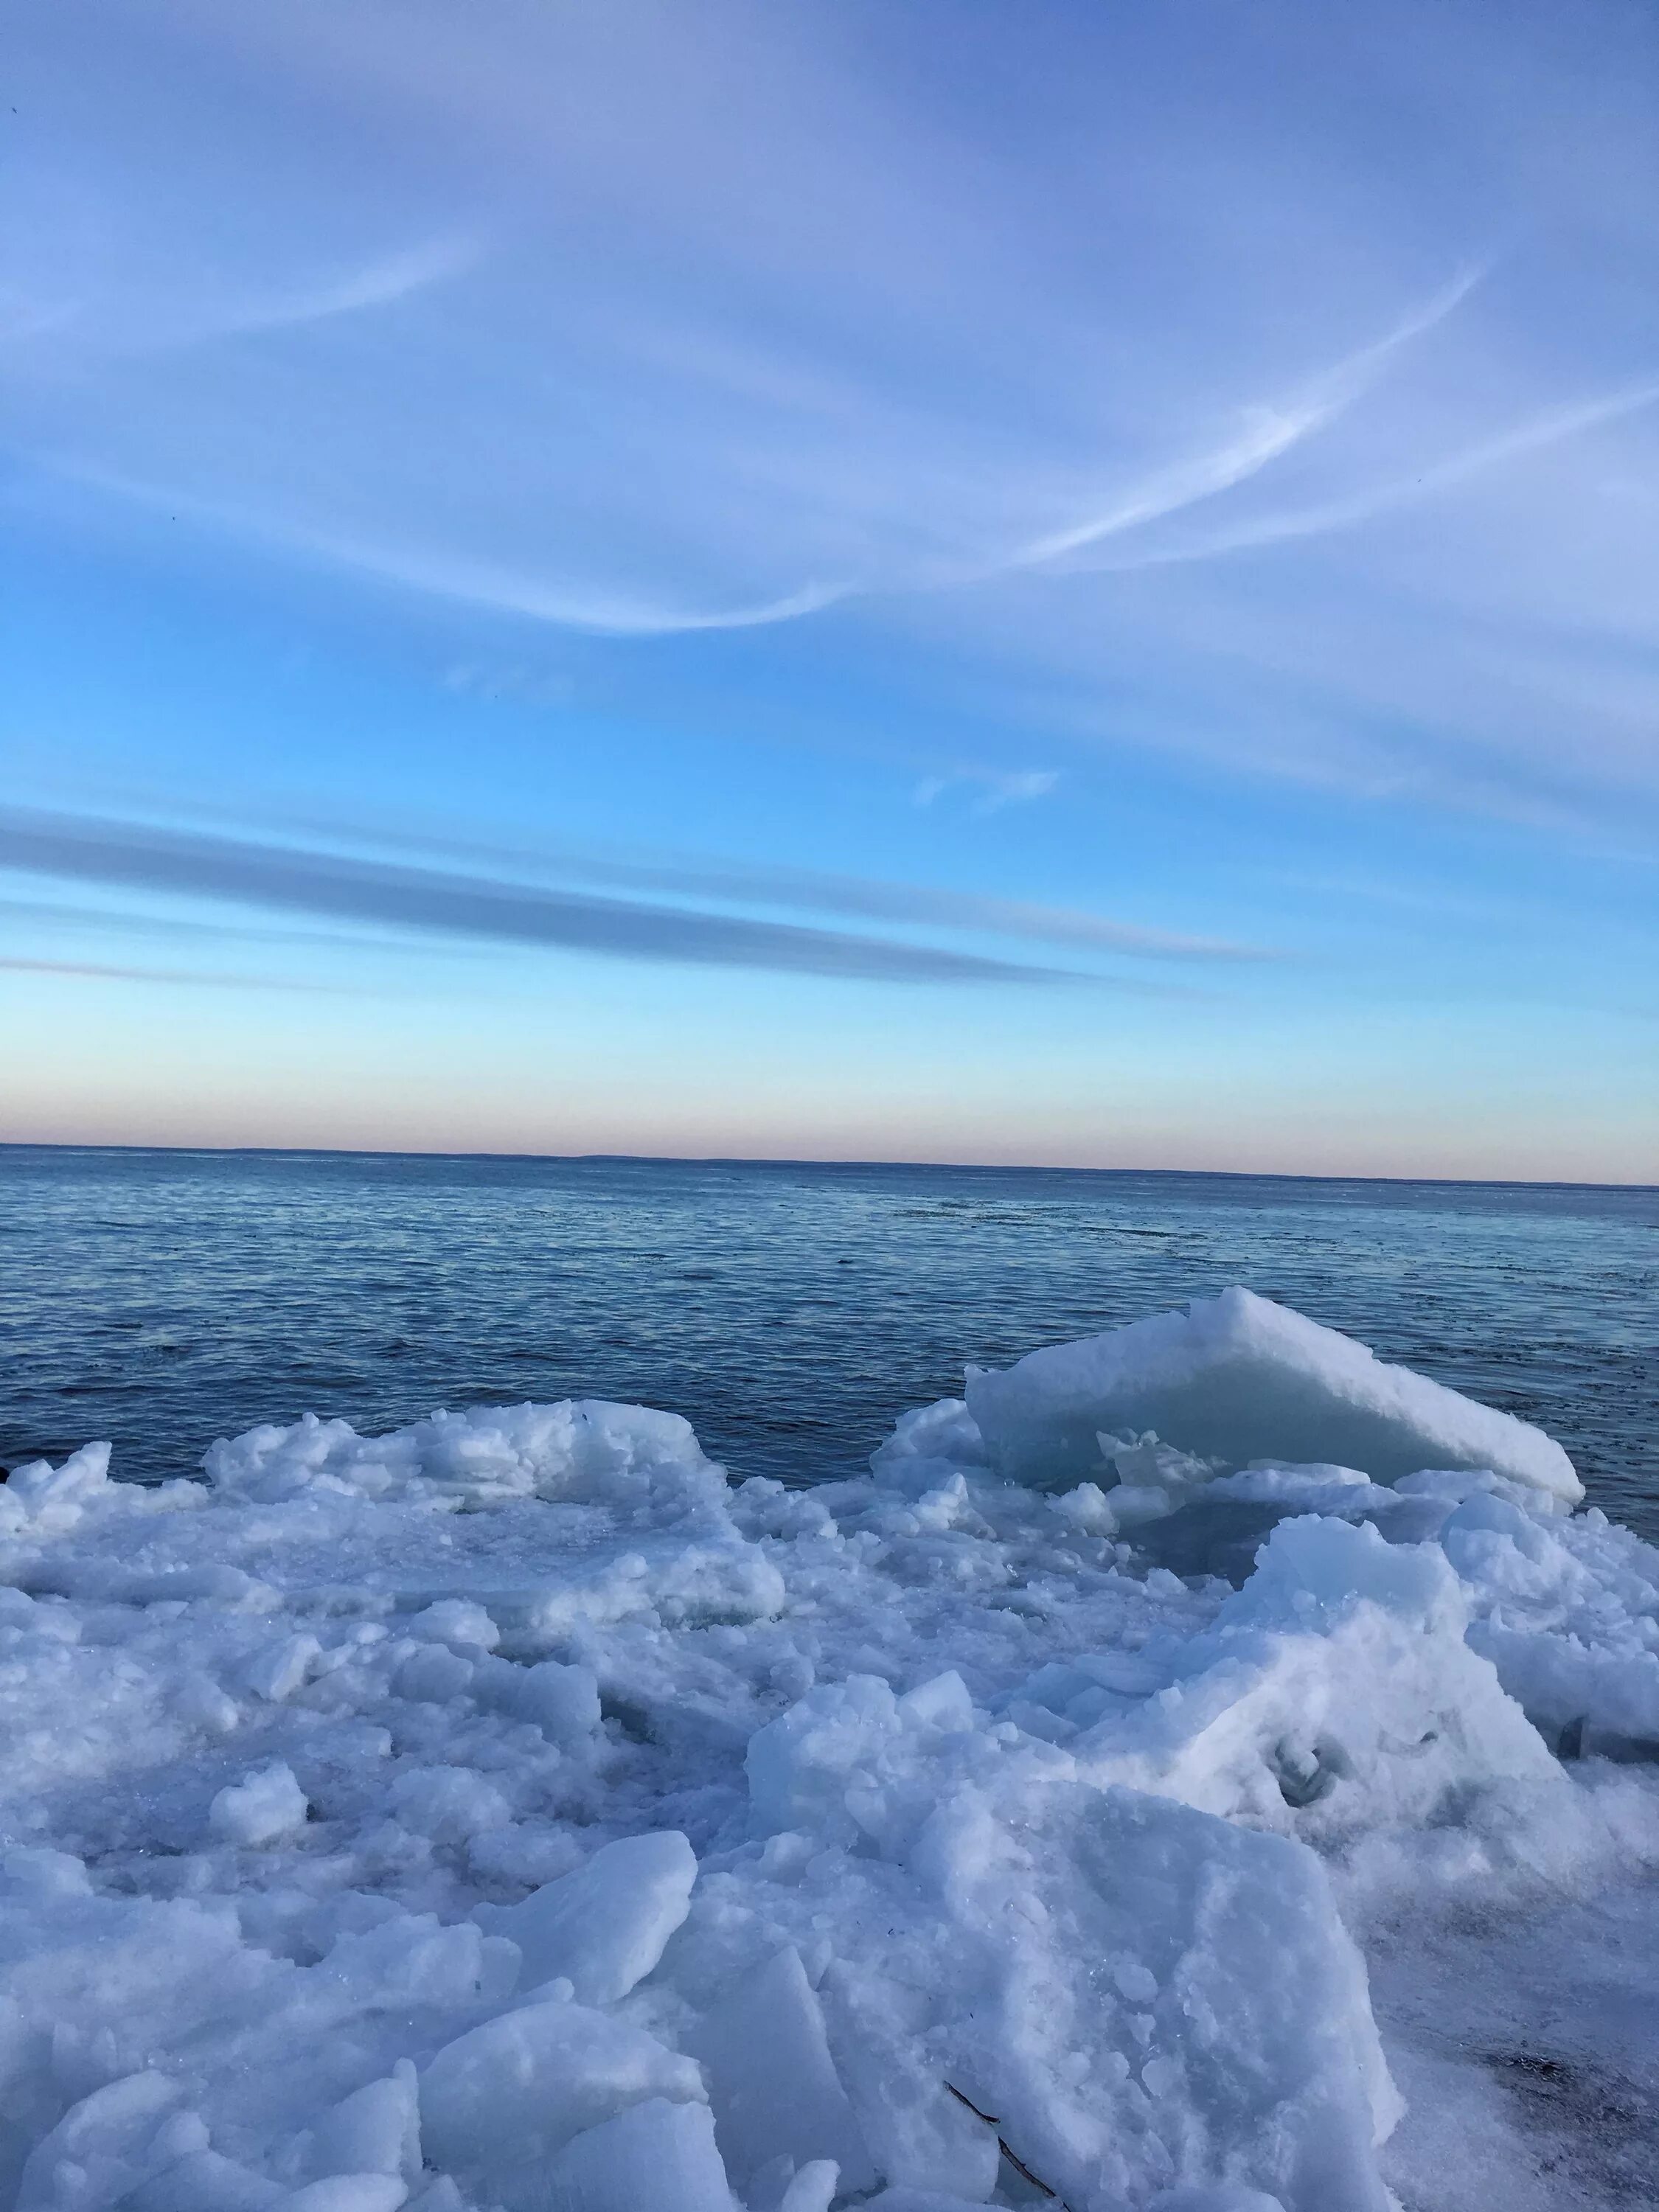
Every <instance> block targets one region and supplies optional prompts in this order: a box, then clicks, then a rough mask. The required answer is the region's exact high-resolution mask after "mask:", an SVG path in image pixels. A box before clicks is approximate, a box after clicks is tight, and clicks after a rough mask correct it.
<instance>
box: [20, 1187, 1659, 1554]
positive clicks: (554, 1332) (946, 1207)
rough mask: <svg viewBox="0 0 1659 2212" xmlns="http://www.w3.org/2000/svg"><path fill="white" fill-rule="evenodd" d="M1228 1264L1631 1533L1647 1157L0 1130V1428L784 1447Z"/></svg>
mask: <svg viewBox="0 0 1659 2212" xmlns="http://www.w3.org/2000/svg"><path fill="white" fill-rule="evenodd" d="M1235 1282H1237V1283H1245V1284H1248V1285H1249V1286H1250V1288H1251V1289H1253V1290H1256V1291H1261V1292H1263V1293H1264V1294H1265V1295H1267V1297H1275V1298H1280V1299H1283V1300H1285V1302H1287V1303H1288V1304H1291V1305H1294V1306H1297V1307H1299V1308H1300V1309H1301V1310H1303V1311H1304V1312H1306V1313H1309V1314H1311V1315H1313V1316H1315V1317H1316V1319H1318V1320H1320V1321H1323V1322H1330V1323H1332V1324H1333V1325H1334V1326H1335V1327H1336V1328H1343V1329H1347V1330H1349V1331H1351V1332H1352V1333H1353V1334H1355V1335H1358V1336H1360V1337H1363V1338H1364V1340H1366V1341H1367V1342H1368V1343H1370V1344H1372V1345H1374V1346H1376V1349H1377V1350H1378V1351H1379V1352H1381V1353H1382V1354H1383V1356H1384V1357H1385V1358H1391V1359H1401V1360H1405V1361H1407V1362H1408V1363H1409V1364H1411V1365H1412V1366H1414V1367H1418V1368H1420V1369H1422V1370H1423V1371H1424V1372H1425V1373H1426V1374H1430V1375H1433V1376H1437V1377H1438V1378H1439V1379H1440V1380H1441V1381H1442V1382H1444V1383H1451V1384H1453V1385H1455V1387H1456V1388H1458V1389H1463V1390H1468V1391H1470V1392H1472V1393H1473V1394H1474V1395H1476V1396H1477V1397H1480V1398H1484V1399H1486V1400H1487V1401H1489V1402H1490V1403H1492V1404H1493V1405H1497V1406H1501V1407H1506V1408H1508V1409H1509V1410H1510V1411H1512V1412H1515V1413H1522V1414H1524V1415H1525V1416H1526V1417H1527V1418H1528V1419H1530V1420H1534V1421H1538V1422H1541V1424H1542V1425H1544V1426H1545V1427H1546V1428H1547V1429H1549V1430H1550V1431H1552V1432H1553V1434H1554V1435H1556V1436H1558V1437H1560V1439H1561V1440H1562V1442H1563V1443H1565V1445H1566V1447H1567V1449H1569V1451H1571V1454H1572V1456H1573V1459H1574V1461H1575V1462H1576V1463H1577V1467H1578V1468H1579V1470H1580V1472H1581V1474H1583V1476H1584V1479H1585V1481H1586V1483H1587V1485H1588V1486H1589V1493H1590V1497H1591V1498H1592V1499H1593V1500H1594V1501H1595V1502H1597V1503H1599V1504H1602V1505H1604V1506H1605V1507H1606V1508H1607V1510H1608V1511H1609V1512H1610V1513H1613V1514H1614V1515H1616V1516H1618V1517H1619V1518H1620V1519H1622V1520H1626V1521H1628V1522H1631V1523H1632V1525H1633V1526H1637V1527H1639V1528H1643V1529H1644V1532H1645V1533H1648V1534H1659V1190H1655V1189H1641V1190H1613V1189H1600V1188H1569V1187H1559V1186H1558V1187H1536V1186H1531V1187H1521V1186H1515V1185H1470V1184H1436V1183H1376V1182H1297V1181H1287V1180H1282V1179H1279V1178H1269V1177H1255V1176H1186V1175H1170V1176H1163V1175H1139V1174H1121V1175H1120V1174H1085V1173H1077V1172H1071V1171H1065V1170H1042V1169H1020V1170H1002V1169H969V1168H913V1167H867V1166H866V1167H830V1166H776V1165H769V1164H743V1165H738V1164H714V1165H704V1164H684V1163H679V1162H659V1161H647V1160H517V1159H482V1158H445V1159H433V1158H410V1157H406V1156H398V1155H378V1154H331V1153H273V1152H266V1153H215V1152H118V1151H82V1150H72V1149H56V1148H37V1147H25V1146H9V1147H0V1376H3V1381H0V1465H5V1466H11V1465H15V1464H16V1462H18V1461H20V1460H21V1459H24V1458H29V1457H33V1456H34V1455H39V1454H42V1453H44V1454H46V1455H51V1456H57V1455H59V1454H61V1453H62V1452H64V1451H65V1450H67V1449H70V1448H71V1447H72V1446H74V1445H76V1444H77V1443H82V1442H84V1441H85V1440H87V1439H88V1438H89V1437H112V1438H113V1439H114V1441H115V1443H116V1448H117V1457H116V1466H117V1470H118V1472H120V1473H123V1474H127V1475H130V1476H134V1477H137V1478H140V1479H145V1480H149V1479H154V1478H155V1477H158V1476H160V1475H162V1474H184V1473H189V1472H191V1471H192V1470H193V1469H194V1468H195V1467H196V1466H197V1462H198V1461H199V1459H200V1456H201V1453H202V1450H203V1449H204V1446H205V1445H206V1444H207V1443H210V1441H211V1440H212V1438H213V1437H216V1436H223V1435H228V1434H231V1433H234V1431H237V1430H239V1429H242V1428H246V1427H247V1426H249V1425H251V1424H252V1423H253V1422H255V1421H258V1420H264V1419H278V1420H287V1419H293V1418H294V1417H295V1415H297V1414H299V1413H302V1412H304V1411H306V1410H307V1409H311V1410H314V1411H317V1412H319V1413H342V1414H343V1415H344V1416H345V1417H346V1418H347V1419H349V1420H350V1421H352V1422H353V1423H354V1424H356V1425H357V1426H359V1427H361V1428H366V1429H374V1428H379V1427H384V1426H387V1425H392V1424H393V1423H396V1422H400V1421H404V1420H408V1419H413V1418H415V1417H416V1416H418V1415H420V1414H422V1413H427V1412H429V1411H430V1410H431V1409H432V1407H435V1406H439V1405H447V1406H462V1405H468V1404H472V1403H476V1402H479V1401H489V1400H495V1401H502V1400H521V1399H525V1398H540V1399H547V1398H558V1397H564V1396H568V1395H595V1396H603V1397H611V1398H622V1399H640V1400H643V1401H647V1402H648V1403H651V1404H653V1405H659V1406H667V1407H673V1408H674V1409H676V1410H677V1411H678V1412H681V1413H686V1414H688V1415H689V1416H690V1419H692V1420H693V1421H694V1422H695V1423H696V1427H697V1431H698V1433H699V1435H700V1436H701V1437H702V1442H703V1443H704V1445H705V1447H706V1449H708V1450H709V1451H710V1452H712V1453H713V1454H714V1455H716V1456H717V1457H719V1458H721V1459H723V1460H725V1461H726V1462H727V1464H728V1465H729V1466H730V1467H731V1468H732V1471H733V1472H734V1473H735V1474H774V1475H779V1476H781V1477H783V1478H784V1479H786V1480H790V1481H812V1480H820V1479H822V1478H823V1477H825V1476H829V1475H832V1474H840V1473H842V1472H845V1471H847V1470H848V1469H849V1468H853V1467H854V1466H856V1465H858V1464H859V1463H860V1462H861V1461H862V1459H863V1457H864V1455H866V1453H867V1452H868V1451H869V1450H870V1449H871V1448H872V1445H874V1444H875V1443H877V1442H878V1440H879V1438H880V1437H881V1435H882V1434H883V1432H884V1430H885V1428H886V1427H887V1426H888V1425H889V1424H890V1421H891V1419H892V1418H893V1416H894V1415H895V1414H896V1413H898V1412H900V1411H901V1410H902V1408H904V1407H907V1406H915V1405H920V1404H922V1403H923V1402H925V1401H927V1400H928V1399H931V1398H936V1397H939V1396H943V1395H945V1394H947V1393H954V1392H957V1391H959V1389H960V1388H961V1381H962V1368H963V1362H964V1361H967V1360H972V1361H976V1362H980V1363H983V1364H1002V1363H1005V1362H1006V1361H1007V1360H1009V1359H1012V1358H1015V1357H1017V1356H1018V1354H1019V1353H1020V1352H1025V1351H1029V1350H1030V1348H1031V1347H1032V1346H1034V1345H1037V1344H1043V1343H1048V1342H1052V1341H1054V1340H1056V1339H1059V1338H1065V1337H1073V1336H1080V1335H1083V1334H1087V1333H1088V1332H1089V1331H1091V1330H1094V1329H1100V1328H1112V1327H1114V1326H1115V1325H1116V1324H1118V1323H1120V1322H1126V1321H1133V1320H1135V1319H1138V1318H1139V1316H1141V1315H1143V1314H1146V1313H1152V1312H1155V1311H1157V1310H1160V1309H1162V1308H1165V1307H1169V1306H1172V1305H1176V1304H1180V1303H1182V1302H1183V1301H1184V1300H1186V1299H1188V1298H1190V1297H1196V1296H1202V1295H1206V1294H1208V1293H1211V1292H1212V1291H1217V1290H1218V1289H1220V1288H1221V1287H1223V1286H1224V1285H1226V1284H1228V1283H1235Z"/></svg>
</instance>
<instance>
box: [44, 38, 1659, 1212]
mask: <svg viewBox="0 0 1659 2212" xmlns="http://www.w3.org/2000/svg"><path fill="white" fill-rule="evenodd" d="M10 39H11V43H12V46H13V57H12V61H11V64H10V66H9V71H8V81H9V84H10V85H11V87H12V88H13V89H12V91H11V93H10V94H9V98H8V102H7V105H8V106H9V108H10V109H11V110H12V112H9V113H7V114H5V115H3V116H0V125H3V128H4V133H5V141H6V146H7V158H8V163H9V185H8V204H9V208H10V210H11V218H10V220H9V223H8V225H7V234H6V237H5V240H4V242H3V246H0V377H3V381H4V386H5V391H4V395H3V420H4V429H3V440H4V468H3V473H0V497H3V505H0V514H3V526H4V557H5V568H6V576H5V616H4V621H5V626H6V631H7V638H6V674H5V677H4V678H3V714H4V722H3V746H4V754H3V769H4V773H3V784H0V1003H3V1006H4V1010H5V1011H4V1021H5V1026H6V1029H7V1031H8V1033H9V1036H11V1038H12V1039H13V1040H14V1047H13V1049H12V1050H11V1052H10V1053H9V1055H8V1059H9V1070H8V1073H7V1076H6V1079H5V1081H4V1084H3V1085H0V1094H3V1095H0V1135H3V1136H5V1137H9V1138H14V1139H47V1140H56V1139H64V1140H91V1141H112V1142H131V1143H209V1144H221V1143H228V1144H296V1145H342V1146H396V1147H407V1148H412V1149H428V1148H435V1149H484V1150H508V1151H549V1152H581V1151H595V1150H599V1151H632V1152H689V1153H739V1154H755V1155H779V1156H786V1157H787V1156H824V1157H852V1158H872V1157H873V1158H940V1159H982V1160H998V1161H1018V1160H1031V1161H1059V1162H1075V1163H1077V1164H1097V1165H1143V1166H1160V1165H1163V1166H1171V1167H1218V1168H1246V1169H1261V1170H1275V1171H1285V1172H1296V1171H1298V1170H1306V1171H1308V1172H1315V1173H1357V1174H1418V1173H1429V1174H1432V1173H1446V1174H1453V1175H1462V1176H1527V1177H1531V1176H1542V1177H1555V1176H1560V1177H1570V1178H1584V1179H1591V1180H1595V1179H1607V1180H1615V1181H1620V1180H1625V1181H1628V1180H1655V1179H1659V1104H1656V1099H1659V1080H1656V1079H1659V961H1656V957H1655V953H1656V936H1659V930H1656V918H1659V216H1656V213H1655V210H1656V209H1659V18H1656V16H1655V15H1654V14H1653V12H1652V11H1651V9H1648V8H1646V7H1645V6H1640V5H1633V4H1632V5H1623V4H1603V0H1571V4H1568V0H1556V4H1550V5H1535V4H1528V0H1520V4H1516V5H1513V6H1506V7H1505V8H1504V9H1494V8H1492V7H1490V6H1488V5H1485V4H1476V0H1467V4H1465V0H1437V4H1431V5H1423V6H1417V5H1408V4H1398V0H1387V4H1383V5H1380V6H1376V7H1373V8H1366V9H1358V8H1355V9H1349V8H1334V7H1331V6H1329V5H1328V4H1325V0H1320V4H1310V5H1284V4H1273V0H1261V4H1252V3H1251V0H1164V4H1157V5H1153V4H1147V5H1144V6H1139V7H1128V6H1108V5H1104V4H1086V5H1085V4H1082V0H1070V4H1062V0H1023V3H1022V4H1021V5H1019V6H1018V7H1015V6H1012V5H1011V4H1008V0H996V4H991V0H949V4H945V0H908V4H904V5H900V6H895V5H893V4H891V0H879V4H878V0H796V4H792V5H790V6H788V7H787V8H785V7H777V6H775V5H763V4H756V5H752V6H742V5H727V4H724V0H700V4H699V5H698V6H697V7H696V8H690V7H685V6H682V5H678V4H662V5H647V4H641V0H608V4H606V5H605V6H603V7H599V6H593V5H587V4H583V5H575V4H568V5H567V4H562V0H535V4H529V3H528V0H492V5H491V6H489V8H487V9H482V8H481V9H473V8H465V9H463V8H458V7H456V6H454V5H453V0H280V4H278V0H250V4H247V5H239V6H237V7H235V8H228V7H226V6H224V5H223V4H222V0H120V4H106V0H77V4H76V6H74V7H73V8H64V7H61V6H58V5H47V4H45V0H23V4H22V5H21V7H20V8H18V9H15V10H14V11H13V15H12V17H11V21H10Z"/></svg>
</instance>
